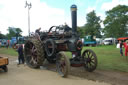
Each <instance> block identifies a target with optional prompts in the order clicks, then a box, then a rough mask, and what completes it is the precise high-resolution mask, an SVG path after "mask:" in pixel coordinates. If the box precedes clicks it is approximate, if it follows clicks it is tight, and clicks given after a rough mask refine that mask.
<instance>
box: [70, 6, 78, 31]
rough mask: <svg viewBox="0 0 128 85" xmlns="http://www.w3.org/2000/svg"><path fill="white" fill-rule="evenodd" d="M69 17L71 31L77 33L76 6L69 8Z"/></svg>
mask: <svg viewBox="0 0 128 85" xmlns="http://www.w3.org/2000/svg"><path fill="white" fill-rule="evenodd" d="M71 16H72V31H73V32H74V33H75V32H77V6H76V5H72V6H71Z"/></svg>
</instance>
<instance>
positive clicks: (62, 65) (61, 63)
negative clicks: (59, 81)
mask: <svg viewBox="0 0 128 85" xmlns="http://www.w3.org/2000/svg"><path fill="white" fill-rule="evenodd" d="M56 58H57V59H56V67H57V71H58V73H59V74H60V75H61V76H62V77H67V76H68V73H69V71H70V61H69V58H68V57H67V56H66V55H65V53H64V52H59V53H58V54H57V57H56Z"/></svg>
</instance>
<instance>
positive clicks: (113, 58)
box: [0, 45, 128, 72]
mask: <svg viewBox="0 0 128 85" xmlns="http://www.w3.org/2000/svg"><path fill="white" fill-rule="evenodd" d="M85 49H92V50H93V51H94V52H95V53H96V55H97V59H98V67H97V69H100V70H113V71H115V70H116V71H124V72H128V58H127V59H126V57H125V56H120V52H119V49H117V48H116V46H114V45H109V46H98V47H84V48H83V50H85ZM123 51H124V50H123ZM0 54H8V55H12V56H17V52H16V51H15V50H13V49H11V48H9V49H7V48H0ZM66 54H67V55H68V56H69V57H71V53H69V52H68V53H66Z"/></svg>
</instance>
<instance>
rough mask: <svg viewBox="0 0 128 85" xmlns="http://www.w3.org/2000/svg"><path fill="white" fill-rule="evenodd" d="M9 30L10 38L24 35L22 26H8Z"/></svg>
mask: <svg viewBox="0 0 128 85" xmlns="http://www.w3.org/2000/svg"><path fill="white" fill-rule="evenodd" d="M7 30H8V32H9V33H8V34H7V37H8V39H11V37H16V36H22V35H21V33H22V30H21V29H20V28H14V27H8V29H7Z"/></svg>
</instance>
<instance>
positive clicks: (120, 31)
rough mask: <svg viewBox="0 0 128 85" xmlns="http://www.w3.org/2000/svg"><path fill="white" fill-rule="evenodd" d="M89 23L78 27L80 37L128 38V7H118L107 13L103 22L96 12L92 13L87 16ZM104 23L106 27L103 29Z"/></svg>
mask: <svg viewBox="0 0 128 85" xmlns="http://www.w3.org/2000/svg"><path fill="white" fill-rule="evenodd" d="M86 20H87V23H86V24H85V25H84V26H81V27H78V32H79V34H80V37H84V36H86V35H92V36H96V37H98V38H101V37H114V38H118V37H126V36H128V6H126V5H118V6H116V7H114V8H112V9H111V10H109V11H106V17H105V20H104V21H103V20H101V19H100V16H97V15H96V13H95V11H94V10H93V11H91V12H90V13H88V14H87V16H86ZM101 23H103V25H104V27H103V28H102V27H101Z"/></svg>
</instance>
